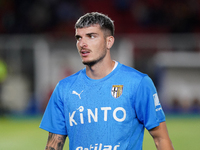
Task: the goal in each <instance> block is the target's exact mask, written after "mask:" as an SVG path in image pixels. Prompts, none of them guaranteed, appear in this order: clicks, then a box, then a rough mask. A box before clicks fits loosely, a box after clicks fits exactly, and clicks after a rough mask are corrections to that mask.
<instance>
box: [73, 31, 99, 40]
mask: <svg viewBox="0 0 200 150" xmlns="http://www.w3.org/2000/svg"><path fill="white" fill-rule="evenodd" d="M86 35H87V36H91V35H98V33H94V32H91V33H87V34H86ZM80 37H81V36H80V35H75V38H76V39H78V38H80Z"/></svg>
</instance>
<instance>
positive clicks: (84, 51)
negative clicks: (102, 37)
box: [80, 49, 90, 57]
mask: <svg viewBox="0 0 200 150" xmlns="http://www.w3.org/2000/svg"><path fill="white" fill-rule="evenodd" d="M89 53H90V51H89V50H84V49H82V50H81V51H80V54H81V56H83V57H86V56H88V55H89Z"/></svg>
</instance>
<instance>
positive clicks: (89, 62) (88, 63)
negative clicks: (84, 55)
mask: <svg viewBox="0 0 200 150" xmlns="http://www.w3.org/2000/svg"><path fill="white" fill-rule="evenodd" d="M82 63H83V64H84V65H87V66H93V65H94V64H96V63H97V61H82Z"/></svg>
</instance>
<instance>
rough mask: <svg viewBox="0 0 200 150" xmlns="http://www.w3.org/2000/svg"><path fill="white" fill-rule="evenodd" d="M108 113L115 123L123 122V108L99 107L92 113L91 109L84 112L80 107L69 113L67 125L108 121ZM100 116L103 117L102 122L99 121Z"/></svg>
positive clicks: (124, 113) (124, 114)
mask: <svg viewBox="0 0 200 150" xmlns="http://www.w3.org/2000/svg"><path fill="white" fill-rule="evenodd" d="M102 112H103V113H102ZM84 113H85V115H84ZM110 113H111V116H112V118H113V119H114V120H115V121H117V122H123V121H124V120H125V119H126V110H125V109H124V108H123V107H117V108H115V109H114V110H113V109H112V108H111V107H101V108H100V109H98V108H95V110H94V112H93V111H92V110H91V109H86V110H85V109H84V107H83V106H80V107H79V108H78V109H77V110H76V111H73V112H72V113H69V125H70V126H74V125H78V124H84V123H85V122H87V123H92V122H98V121H108V115H109V114H110ZM100 114H101V115H103V120H99V115H100ZM119 114H121V115H119ZM110 119H111V118H110Z"/></svg>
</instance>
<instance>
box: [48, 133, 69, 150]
mask: <svg viewBox="0 0 200 150" xmlns="http://www.w3.org/2000/svg"><path fill="white" fill-rule="evenodd" d="M66 137H67V136H66V135H61V134H54V133H51V132H49V136H48V141H47V144H46V148H45V150H62V149H63V146H64V143H65V139H66Z"/></svg>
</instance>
